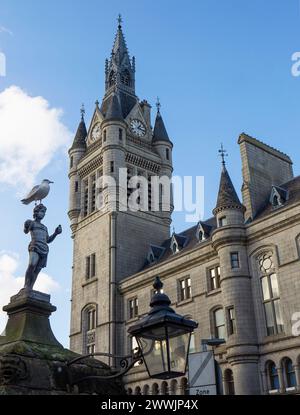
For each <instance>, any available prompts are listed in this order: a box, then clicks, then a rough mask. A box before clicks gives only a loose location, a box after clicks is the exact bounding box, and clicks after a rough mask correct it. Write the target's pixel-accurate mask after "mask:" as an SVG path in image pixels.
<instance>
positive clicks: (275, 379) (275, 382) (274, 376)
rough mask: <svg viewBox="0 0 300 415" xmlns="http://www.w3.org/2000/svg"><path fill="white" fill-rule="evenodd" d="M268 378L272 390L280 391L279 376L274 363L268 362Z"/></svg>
mask: <svg viewBox="0 0 300 415" xmlns="http://www.w3.org/2000/svg"><path fill="white" fill-rule="evenodd" d="M267 376H268V380H269V384H270V389H271V390H277V389H279V376H278V372H277V367H276V365H275V363H274V362H272V361H269V362H267Z"/></svg>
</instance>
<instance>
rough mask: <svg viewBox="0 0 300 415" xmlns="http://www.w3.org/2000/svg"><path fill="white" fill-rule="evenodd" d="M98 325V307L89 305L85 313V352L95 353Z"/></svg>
mask: <svg viewBox="0 0 300 415" xmlns="http://www.w3.org/2000/svg"><path fill="white" fill-rule="evenodd" d="M96 325H97V322H96V307H95V306H88V308H86V309H85V311H84V314H83V333H84V354H94V353H95V350H96Z"/></svg>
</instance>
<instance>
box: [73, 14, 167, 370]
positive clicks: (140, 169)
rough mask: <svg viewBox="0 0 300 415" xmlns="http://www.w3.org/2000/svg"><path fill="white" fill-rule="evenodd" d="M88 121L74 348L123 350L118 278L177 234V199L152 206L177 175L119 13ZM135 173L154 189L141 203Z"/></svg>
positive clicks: (80, 175)
mask: <svg viewBox="0 0 300 415" xmlns="http://www.w3.org/2000/svg"><path fill="white" fill-rule="evenodd" d="M83 123H84V119H83V115H82V120H81V123H80V125H79V128H78V132H77V134H76V137H77V136H78V137H77V138H76V137H75V140H74V143H73V146H72V147H71V149H70V151H69V155H70V173H69V178H70V208H69V217H70V219H71V229H72V237H73V240H74V251H73V282H72V316H71V348H72V350H74V351H77V352H80V353H85V352H88V351H96V352H97V350H98V351H101V352H109V353H112V354H116V353H118V354H120V353H122V346H123V345H122V344H119V345H118V344H117V337H118V338H120V333H121V331H122V324H123V322H122V315H121V309H122V307H121V302H122V299H121V298H120V297H119V294H118V284H119V282H120V281H121V280H123V279H124V278H126V277H128V276H130V275H132V274H134V273H136V272H138V271H140V270H141V269H142V267H143V266H144V264H145V259H146V256H147V254H148V248H149V244H153V245H157V246H160V245H161V244H162V243H163V241H165V240H166V239H167V238H169V236H170V224H171V211H172V199H171V200H170V202H169V206H163V207H162V204H161V203H159V209H158V210H157V209H152V210H151V207H152V206H153V205H152V200H153V191H152V186H151V181H152V176H156V177H158V178H161V177H162V176H167V177H168V178H171V176H172V171H173V167H172V148H173V145H172V143H171V140H170V138H169V136H168V133H167V131H166V128H165V125H164V122H163V120H162V116H161V114H160V109H159V107H158V111H157V116H156V121H155V127H154V130H153V129H152V126H151V105H150V104H149V103H148V102H147V101H146V100H142V101H140V100H139V98H138V97H137V95H136V91H135V59H134V58H130V56H129V52H128V49H127V46H126V43H125V37H124V34H123V30H122V25H121V19H120V17H119V19H118V27H117V33H116V36H115V40H114V44H113V49H112V53H111V56H110V59H107V60H106V63H105V92H104V96H103V99H102V103H101V105H100V104H99V102H98V101H96V105H95V110H94V113H93V115H92V118H91V122H90V125H89V127H88V129H87V130H86V129H85V124H84V126H83ZM79 136H80V137H79ZM79 142H80V145H79V144H77V143H79ZM75 143H76V144H75ZM121 172H122V173H123V176H122V177H121V176H120V173H121ZM124 172H125V180H124ZM133 176H136V177H137V178H138V179H139V178H140V179H143V182H144V183H146V188H147V195H146V196H144V194H143V195H141V196H139V197H138V198H137V199H138V204H139V203H140V208H138V209H136V210H130V209H128V206H127V201H128V200H129V199H130V198H131V197H133V194H134V193H135V190H134V189H133V188H130V187H129V186H127V184H128V183H130V182H131V180H130V179H131V178H132V177H133ZM76 183H77V184H76ZM114 183H115V184H116V186H114ZM124 194H125V202H124ZM121 195H122V196H121ZM143 198H144V199H143ZM145 199H146V200H145ZM142 202H147V203H146V204H144V203H142ZM124 205H126V207H127V209H124ZM145 206H146V209H145ZM166 207H167V208H168V209H166ZM122 338H123V337H122ZM109 363H110V364H111V365H114V364H115V363H116V362H113V361H110V362H109Z"/></svg>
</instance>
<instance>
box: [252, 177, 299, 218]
mask: <svg viewBox="0 0 300 415" xmlns="http://www.w3.org/2000/svg"><path fill="white" fill-rule="evenodd" d="M272 188H273V187H272ZM272 188H270V194H271V191H272ZM274 188H276V190H277V189H278V188H279V189H280V192H281V193H282V191H283V190H284V191H286V192H287V196H288V197H287V198H286V200H285V202H284V203H283V205H282V206H283V207H285V206H290V205H293V204H294V203H297V202H300V176H297V177H294V178H293V179H292V180H289V181H288V182H286V183H282V184H281V185H280V186H274ZM277 191H278V190H277ZM282 194H283V193H282ZM272 213H274V208H273V206H272V203H271V202H270V198H269V197H268V198H266V200H265V202H264V203H263V204H262V207H261V208H260V210H259V211H258V212H257V214H256V216H255V217H254V219H253V221H255V220H256V219H261V218H262V217H264V216H267V215H269V214H272Z"/></svg>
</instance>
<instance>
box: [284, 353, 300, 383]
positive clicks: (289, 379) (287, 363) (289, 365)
mask: <svg viewBox="0 0 300 415" xmlns="http://www.w3.org/2000/svg"><path fill="white" fill-rule="evenodd" d="M283 369H284V376H285V382H286V387H287V388H293V387H294V386H296V385H297V381H296V374H295V368H294V366H293V362H292V361H291V359H289V358H288V357H287V358H285V359H284V360H283Z"/></svg>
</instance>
